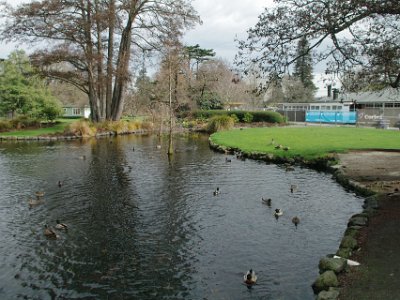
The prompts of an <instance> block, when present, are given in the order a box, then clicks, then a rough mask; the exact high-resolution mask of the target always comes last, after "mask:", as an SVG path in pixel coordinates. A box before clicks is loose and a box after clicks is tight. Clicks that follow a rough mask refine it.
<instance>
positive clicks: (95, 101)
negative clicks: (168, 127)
mask: <svg viewBox="0 0 400 300" xmlns="http://www.w3.org/2000/svg"><path fill="white" fill-rule="evenodd" d="M4 9H5V8H3V10H4ZM7 12H8V16H9V18H10V22H8V24H7V25H6V26H5V27H4V28H3V30H2V39H3V40H6V41H20V42H21V41H24V42H30V43H34V44H37V45H39V47H40V46H42V50H38V51H36V52H35V53H34V54H33V55H32V58H33V61H34V62H35V64H36V65H37V66H38V67H40V68H41V70H42V72H43V74H45V75H46V76H49V77H52V78H56V79H59V80H62V81H65V82H68V83H70V84H73V85H75V86H76V87H78V88H79V89H80V90H82V91H83V92H85V93H86V94H87V95H88V98H89V103H90V107H91V111H92V114H91V117H92V119H93V120H94V121H101V120H104V119H110V120H118V119H119V118H120V117H121V114H122V111H123V107H124V97H123V96H124V91H125V88H126V86H127V83H128V81H129V80H130V73H129V70H130V58H131V52H132V50H135V49H137V48H141V47H142V48H155V47H157V46H159V40H158V37H159V36H160V34H162V33H163V32H165V31H166V30H167V27H168V25H169V20H170V19H171V18H173V19H175V20H179V24H180V26H182V27H183V28H185V27H188V26H191V25H192V24H193V22H196V21H198V17H197V15H196V12H195V10H194V9H193V7H192V6H191V0H77V1H60V0H41V1H34V2H31V3H27V4H21V5H20V6H19V7H18V8H16V9H12V8H11V7H8V8H7ZM43 42H46V46H45V47H46V48H45V49H43ZM62 62H65V63H68V64H69V66H70V67H69V69H67V70H65V71H60V70H59V69H56V68H54V67H53V66H54V65H56V64H58V63H62Z"/></svg>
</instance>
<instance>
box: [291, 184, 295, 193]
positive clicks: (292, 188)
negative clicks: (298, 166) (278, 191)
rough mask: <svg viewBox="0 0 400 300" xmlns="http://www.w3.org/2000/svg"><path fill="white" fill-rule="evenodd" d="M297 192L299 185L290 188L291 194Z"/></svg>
mask: <svg viewBox="0 0 400 300" xmlns="http://www.w3.org/2000/svg"><path fill="white" fill-rule="evenodd" d="M296 190H297V185H295V184H292V185H291V186H290V192H291V193H294V192H295V191H296Z"/></svg>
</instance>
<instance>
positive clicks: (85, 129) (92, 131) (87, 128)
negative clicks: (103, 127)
mask: <svg viewBox="0 0 400 300" xmlns="http://www.w3.org/2000/svg"><path fill="white" fill-rule="evenodd" d="M96 132H97V129H96V127H95V126H94V125H93V124H92V123H91V122H89V121H86V120H79V121H77V122H73V123H71V124H69V125H68V126H67V127H66V128H65V130H64V133H65V134H71V135H76V136H82V137H90V136H94V135H96Z"/></svg>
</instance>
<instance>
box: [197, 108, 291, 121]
mask: <svg viewBox="0 0 400 300" xmlns="http://www.w3.org/2000/svg"><path fill="white" fill-rule="evenodd" d="M246 114H251V115H252V116H253V120H252V121H253V122H267V123H284V122H285V119H284V117H283V116H282V115H281V114H280V113H277V112H274V111H242V110H233V111H227V110H199V111H195V112H193V113H192V115H193V117H194V118H196V119H209V118H211V117H213V116H222V115H229V116H232V115H235V116H236V117H237V118H238V119H239V122H245V120H246V117H245V115H246Z"/></svg>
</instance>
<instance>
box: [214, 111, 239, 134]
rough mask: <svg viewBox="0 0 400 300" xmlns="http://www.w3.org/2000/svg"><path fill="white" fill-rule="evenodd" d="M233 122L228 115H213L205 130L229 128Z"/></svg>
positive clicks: (215, 130)
mask: <svg viewBox="0 0 400 300" xmlns="http://www.w3.org/2000/svg"><path fill="white" fill-rule="evenodd" d="M234 124H235V121H234V120H233V119H232V118H231V117H229V116H228V115H222V116H214V117H212V118H211V119H210V121H209V122H208V124H207V132H209V133H214V132H217V131H220V130H229V129H231V128H232V127H233V126H234Z"/></svg>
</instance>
